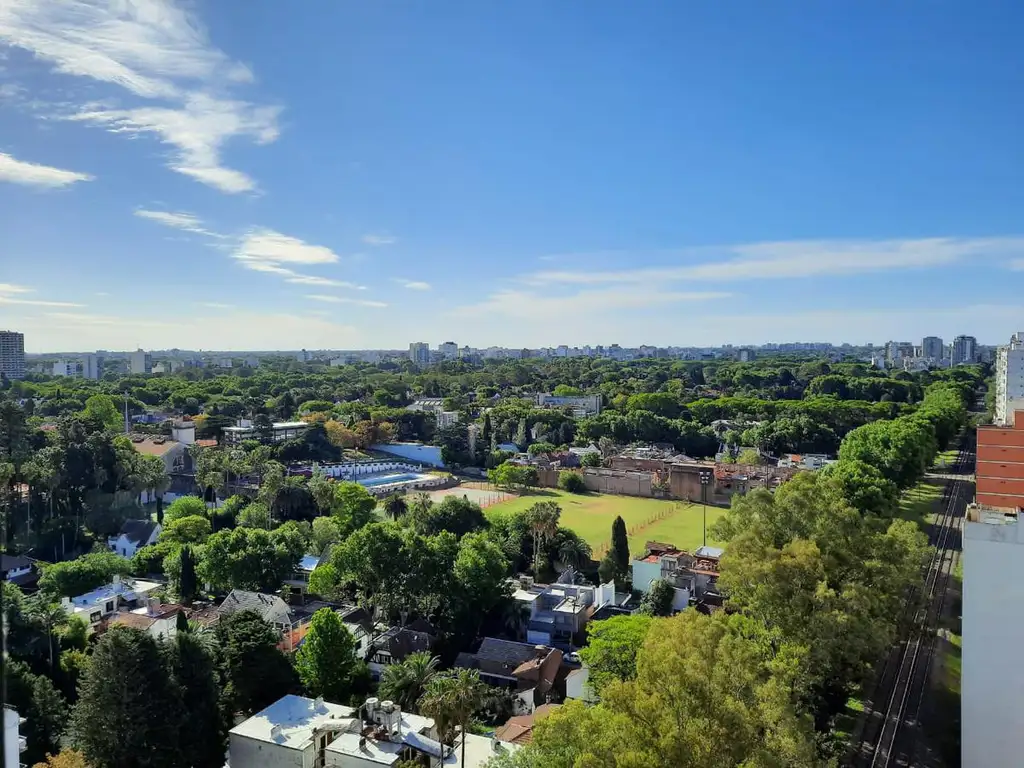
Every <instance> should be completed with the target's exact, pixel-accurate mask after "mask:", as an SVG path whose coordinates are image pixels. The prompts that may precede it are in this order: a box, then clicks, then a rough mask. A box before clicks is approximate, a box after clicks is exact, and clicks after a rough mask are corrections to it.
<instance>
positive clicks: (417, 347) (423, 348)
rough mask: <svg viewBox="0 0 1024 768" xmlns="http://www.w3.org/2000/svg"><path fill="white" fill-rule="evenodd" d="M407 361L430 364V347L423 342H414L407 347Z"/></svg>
mask: <svg viewBox="0 0 1024 768" xmlns="http://www.w3.org/2000/svg"><path fill="white" fill-rule="evenodd" d="M409 359H410V360H412V361H413V362H414V363H419V364H421V365H425V364H426V363H429V362H430V345H429V344H427V342H425V341H414V342H412V343H411V344H410V345H409Z"/></svg>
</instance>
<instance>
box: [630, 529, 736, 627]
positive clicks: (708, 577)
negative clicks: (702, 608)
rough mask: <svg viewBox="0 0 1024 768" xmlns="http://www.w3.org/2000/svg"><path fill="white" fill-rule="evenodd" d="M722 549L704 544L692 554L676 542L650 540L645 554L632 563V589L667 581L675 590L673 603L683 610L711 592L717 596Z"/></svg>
mask: <svg viewBox="0 0 1024 768" xmlns="http://www.w3.org/2000/svg"><path fill="white" fill-rule="evenodd" d="M723 553H724V550H722V549H719V548H718V547H708V546H702V547H698V548H697V549H696V550H695V551H694V552H693V554H690V553H689V552H687V551H686V550H682V549H678V548H677V547H675V546H674V545H673V544H666V543H663V542H658V541H648V542H647V544H646V545H645V547H644V553H643V555H642V556H641V557H639V558H637V559H635V560H633V561H632V563H631V566H632V572H633V589H635V590H637V591H638V592H641V593H643V594H647V592H649V591H650V589H651V584H653V583H654V582H655V581H658V580H661V581H667V582H668V583H669V584H671V585H672V587H673V588H674V589H675V592H676V594H675V598H674V599H673V600H672V607H673V609H675V610H677V611H681V610H683V609H685V608H686V607H687V606H689V605H690V603H691V602H697V601H700V600H703V599H704V598H705V597H706V596H708V595H711V596H713V597H714V596H718V594H719V593H718V586H717V585H718V574H719V561H720V560H721V558H722V554H723Z"/></svg>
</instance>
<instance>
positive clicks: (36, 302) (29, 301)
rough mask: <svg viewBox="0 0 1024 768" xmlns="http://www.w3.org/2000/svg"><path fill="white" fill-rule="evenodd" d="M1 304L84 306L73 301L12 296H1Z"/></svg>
mask: <svg viewBox="0 0 1024 768" xmlns="http://www.w3.org/2000/svg"><path fill="white" fill-rule="evenodd" d="M0 304H18V305H23V306H27V307H82V306H85V305H84V304H75V303H74V302H71V301H43V300H42V299H15V298H12V297H10V296H0Z"/></svg>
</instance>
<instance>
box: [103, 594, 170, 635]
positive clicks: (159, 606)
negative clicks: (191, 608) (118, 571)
mask: <svg viewBox="0 0 1024 768" xmlns="http://www.w3.org/2000/svg"><path fill="white" fill-rule="evenodd" d="M184 610H185V609H184V608H182V607H181V606H180V605H173V604H172V605H166V604H164V603H161V602H160V601H159V600H157V599H155V598H150V599H148V600H146V604H145V605H144V606H142V607H141V608H135V609H133V610H123V611H115V612H114V613H112V614H111V615H110V617H109V618H108V619H107V627H108V628H109V627H114V626H118V625H120V626H124V627H133V628H134V629H139V630H142V631H143V632H145V633H146V634H148V635H150V636H151V637H152V638H153V639H154V640H170V639H171V638H173V637H174V636H175V635H176V634H177V633H178V614H180V613H182V612H183V611H184Z"/></svg>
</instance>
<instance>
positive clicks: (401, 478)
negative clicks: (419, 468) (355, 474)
mask: <svg viewBox="0 0 1024 768" xmlns="http://www.w3.org/2000/svg"><path fill="white" fill-rule="evenodd" d="M422 479H423V475H413V474H410V473H408V472H399V473H395V474H393V475H377V476H376V477H363V478H360V479H359V481H358V482H359V484H360V485H365V486H367V487H369V488H373V487H375V486H378V485H388V484H389V483H407V482H409V481H410V480H422Z"/></svg>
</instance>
